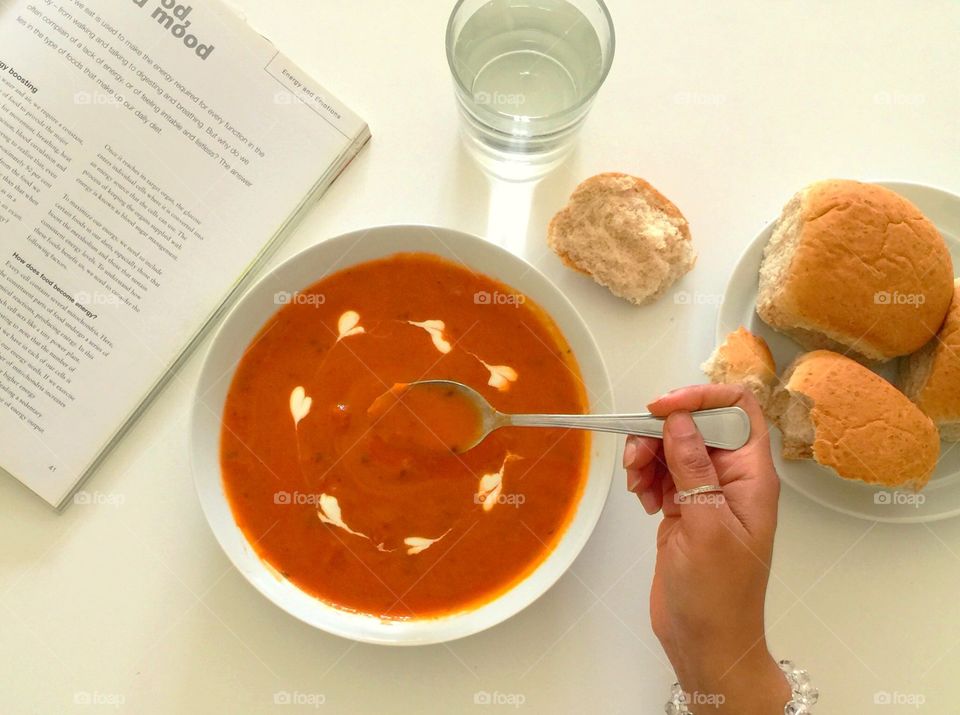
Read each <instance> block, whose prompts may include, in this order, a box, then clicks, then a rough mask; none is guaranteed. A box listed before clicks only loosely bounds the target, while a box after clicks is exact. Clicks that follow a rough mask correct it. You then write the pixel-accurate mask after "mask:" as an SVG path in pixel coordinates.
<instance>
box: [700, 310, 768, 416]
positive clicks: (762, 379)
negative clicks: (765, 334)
mask: <svg viewBox="0 0 960 715" xmlns="http://www.w3.org/2000/svg"><path fill="white" fill-rule="evenodd" d="M700 369H701V370H703V372H704V373H706V375H707V377H709V378H710V382H714V383H727V384H740V385H744V386H745V387H746V388H747V389H749V390H750V391H751V392H752V393H753V394H754V395H755V396H756V398H757V401H758V402H759V403H760V407H761V408H763V411H764V412H766V411H767V406H768V404H769V402H770V398H771V396H772V394H773V389H774V387H775V386H776V384H777V366H776V363H775V362H774V360H773V355H772V354H771V353H770V348H769V347H768V346H767V343H766V341H765V340H764V339H763V338H761V337H758V336H756V335H754V334H753V333H751V332H750V331H749V330H747V329H746V328H744V327H743V326H742V325H741V326H740V327H739V328H738V329H737V330H735V331H733V332H732V333H730V334H729V335H727V337H726V339H725V340H724V342H723V344H722V345H720V346H719V347H718V348H717V349H716V350H714V351H713V354H712V355H711V356H710V357H709V358H708V359H707V361H706V362H705V363H703V365H701V366H700Z"/></svg>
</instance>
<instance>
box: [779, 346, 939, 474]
mask: <svg viewBox="0 0 960 715" xmlns="http://www.w3.org/2000/svg"><path fill="white" fill-rule="evenodd" d="M771 415H772V417H773V419H774V421H775V422H776V424H777V426H778V427H779V428H780V430H781V432H783V456H784V457H785V458H787V459H815V460H816V461H817V462H819V463H820V464H822V465H824V466H826V467H830V468H832V469H833V470H834V471H835V472H836V473H837V474H839V475H840V476H841V477H843V478H845V479H857V480H860V481H862V482H866V483H868V484H875V485H883V486H888V487H909V488H913V489H921V488H923V486H924V485H925V484H926V483H927V481H929V479H930V475H931V474H932V473H933V470H934V468H935V467H936V465H937V460H938V459H939V456H940V438H939V436H938V435H937V428H936V426H935V425H934V424H933V421H932V420H931V419H930V418H929V417H927V416H926V415H925V414H923V412H921V411H920V409H919V408H918V407H917V406H916V405H914V404H913V403H912V402H911V401H910V400H909V399H907V396H906V395H904V394H903V393H902V392H900V391H899V390H898V389H897V388H895V387H894V386H893V385H891V384H890V383H889V382H887V381H886V380H884V379H883V378H882V377H880V376H879V375H877V374H876V373H875V372H873V371H872V370H870V369H868V368H866V367H864V366H863V365H861V364H860V363H858V362H856V361H854V360H851V359H850V358H848V357H844V356H843V355H840V354H839V353H835V352H831V351H829V350H817V351H814V352H811V353H807V354H805V355H801V356H800V357H799V358H797V359H796V360H795V361H794V363H793V364H792V365H791V366H790V367H789V368H788V369H787V371H786V372H785V373H784V375H783V377H782V379H781V386H780V387H778V388H777V390H776V392H775V394H774V397H773V400H772V401H771Z"/></svg>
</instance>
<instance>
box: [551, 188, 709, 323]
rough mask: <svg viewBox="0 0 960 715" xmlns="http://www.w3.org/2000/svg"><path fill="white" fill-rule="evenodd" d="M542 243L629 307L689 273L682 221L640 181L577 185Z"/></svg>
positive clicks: (690, 256)
mask: <svg viewBox="0 0 960 715" xmlns="http://www.w3.org/2000/svg"><path fill="white" fill-rule="evenodd" d="M547 244H548V245H549V246H550V248H551V249H552V250H553V251H554V253H556V254H557V255H558V256H559V257H560V258H561V260H563V262H564V263H566V264H567V265H568V266H570V267H571V268H574V269H575V270H578V271H580V272H582V273H586V274H587V275H589V276H591V277H592V278H593V279H594V280H595V281H596V282H597V283H599V284H600V285H603V286H606V287H607V288H609V289H610V291H611V292H612V293H613V294H614V295H616V296H619V297H621V298H624V299H626V300H629V301H630V302H631V303H635V304H637V305H643V304H645V303H649V302H651V301H653V300H655V299H656V298H658V297H659V296H661V295H662V294H663V293H664V291H665V290H666V289H667V288H669V287H670V286H671V285H673V284H674V283H675V282H676V281H677V280H678V279H679V278H680V277H681V276H683V275H684V274H685V273H687V272H688V271H689V270H690V269H691V268H693V265H694V263H695V262H696V253H695V251H694V250H693V246H692V243H691V240H690V228H689V226H688V224H687V220H686V219H685V218H684V217H683V214H682V213H680V211H679V209H677V207H676V206H674V205H673V204H672V203H671V202H670V201H669V200H668V199H667V198H666V197H665V196H663V195H662V194H661V193H660V192H658V191H657V190H656V189H655V188H653V187H652V186H651V185H650V184H648V183H647V182H646V181H644V180H643V179H638V178H637V177H634V176H629V175H627V174H618V173H607V174H598V175H597V176H592V177H590V178H589V179H587V180H586V181H583V182H582V183H581V184H580V185H579V186H578V187H577V188H576V190H574V192H573V194H572V195H571V196H570V200H569V202H568V203H567V205H566V206H565V207H564V208H563V209H561V210H560V211H559V212H558V213H557V214H556V215H555V216H554V217H553V219H552V220H551V221H550V226H549V228H548V230H547Z"/></svg>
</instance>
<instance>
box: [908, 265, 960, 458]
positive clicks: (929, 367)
mask: <svg viewBox="0 0 960 715" xmlns="http://www.w3.org/2000/svg"><path fill="white" fill-rule="evenodd" d="M954 285H955V288H954V293H953V303H952V304H951V306H950V311H949V313H947V319H946V320H945V321H944V323H943V327H941V328H940V332H939V333H938V334H937V337H936V338H935V339H933V340H931V341H930V342H929V343H927V344H926V345H925V346H924V347H923V348H921V350H920V351H919V352H916V353H914V354H913V355H911V356H910V357H909V358H907V359H906V360H904V361H903V363H902V370H903V391H904V392H906V393H907V396H908V397H909V398H910V399H911V400H913V401H914V402H915V403H917V406H918V407H919V408H920V409H921V410H923V411H924V412H925V413H926V414H927V416H929V417H930V418H931V419H932V420H933V421H934V422H935V423H936V425H937V427H939V428H940V437H941V438H942V439H945V440H947V441H948V442H960V279H957V281H956V283H955V284H954Z"/></svg>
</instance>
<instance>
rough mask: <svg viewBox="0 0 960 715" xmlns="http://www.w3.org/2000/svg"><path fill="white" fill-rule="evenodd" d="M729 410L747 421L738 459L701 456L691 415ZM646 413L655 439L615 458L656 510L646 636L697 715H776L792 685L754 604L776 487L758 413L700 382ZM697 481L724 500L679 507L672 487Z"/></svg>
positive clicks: (743, 398)
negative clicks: (656, 431)
mask: <svg viewBox="0 0 960 715" xmlns="http://www.w3.org/2000/svg"><path fill="white" fill-rule="evenodd" d="M731 405H737V406H739V407H742V408H743V409H744V410H746V412H747V414H748V415H749V416H750V428H751V436H750V441H749V442H748V443H747V444H746V445H745V446H744V447H742V448H741V449H738V450H736V451H724V450H708V449H707V448H706V446H705V445H704V443H703V439H702V437H701V436H700V433H699V432H698V431H697V429H696V426H695V425H694V423H693V419H692V418H691V417H690V414H689V413H690V412H692V411H694V410H705V409H712V408H715V407H727V406H731ZM648 409H649V410H650V411H651V412H652V413H653V414H655V415H657V416H659V417H666V424H665V425H664V438H663V441H660V440H657V439H653V438H649V437H629V438H628V439H627V445H626V449H625V450H624V455H623V461H624V466H625V467H626V469H627V487H628V489H630V491H632V492H635V493H636V494H637V495H638V496H639V498H640V501H641V503H642V504H643V507H644V509H645V510H646V511H647V513H649V514H654V513H656V512H657V511H662V512H663V521H662V522H661V523H660V529H659V532H658V534H657V565H656V571H655V573H654V578H653V588H652V590H651V594H650V617H651V621H652V624H653V631H654V633H655V634H656V635H657V638H659V639H660V643H661V644H662V645H663V648H664V650H665V651H666V653H667V657H668V658H669V659H670V662H671V663H672V664H673V667H674V670H675V672H676V674H677V678H678V680H679V681H680V684H681V686H682V687H683V690H684V692H686V693H687V694H688V697H689V698H690V701H691V702H690V709H691V710H692V711H693V712H694V713H700V712H711V713H712V712H716V713H736V714H737V715H754V714H756V715H774V713H777V714H778V715H779V714H780V713H783V708H784V705H785V704H786V703H787V702H788V701H789V699H790V687H789V685H788V684H787V681H786V678H785V677H784V676H783V674H782V673H781V672H780V670H779V668H778V666H777V664H776V661H775V660H774V659H773V658H772V657H771V656H770V653H769V651H768V650H767V643H766V635H765V631H764V621H763V608H764V600H765V597H766V589H767V581H768V579H769V573H770V560H771V557H772V553H773V537H774V532H775V531H776V527H777V499H778V497H779V494H780V480H779V478H778V477H777V473H776V470H775V469H774V466H773V460H772V457H771V454H770V442H769V439H768V437H767V425H766V422H765V420H764V418H763V414H762V412H761V411H760V406H759V404H758V403H757V401H756V399H755V398H754V396H753V395H752V394H751V393H750V392H749V391H747V390H745V389H744V388H742V387H740V386H738V385H699V386H694V387H686V388H682V389H680V390H675V391H674V392H671V393H669V394H667V395H665V396H663V397H661V398H659V399H657V400H655V401H654V402H652V403H651V404H650V405H649V406H648ZM704 485H719V486H721V487H722V488H723V492H722V493H707V494H699V495H696V496H693V497H690V498H688V499H684V500H680V501H679V502H678V500H677V498H676V496H677V492H678V491H685V490H688V489H693V488H694V487H699V486H704ZM698 702H699V703H702V704H701V705H700V707H699V708H698V707H697V704H698ZM704 705H707V707H709V708H710V709H709V710H707V708H706V707H704ZM714 708H716V709H714Z"/></svg>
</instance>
